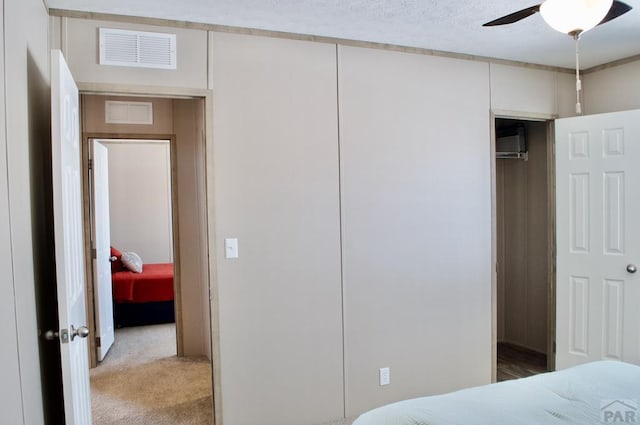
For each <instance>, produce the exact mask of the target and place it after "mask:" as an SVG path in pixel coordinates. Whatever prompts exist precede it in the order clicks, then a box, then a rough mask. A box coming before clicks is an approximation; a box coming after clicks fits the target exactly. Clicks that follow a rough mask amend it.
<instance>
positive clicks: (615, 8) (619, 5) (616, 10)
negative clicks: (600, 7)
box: [598, 0, 632, 25]
mask: <svg viewBox="0 0 640 425" xmlns="http://www.w3.org/2000/svg"><path fill="white" fill-rule="evenodd" d="M631 9H632V7H631V6H629V5H628V4H626V3H623V2H621V1H618V0H614V2H613V4H612V5H611V9H609V13H607V15H606V16H605V17H604V18H603V19H602V21H600V23H599V24H598V25H602V24H604V23H607V22H609V21H610V20H612V19H616V18H617V17H618V16H622V15H624V14H625V13H627V12H628V11H630V10H631Z"/></svg>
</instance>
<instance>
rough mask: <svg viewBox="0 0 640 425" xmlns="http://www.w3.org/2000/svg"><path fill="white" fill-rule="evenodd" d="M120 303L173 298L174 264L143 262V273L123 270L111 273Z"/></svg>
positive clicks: (117, 300)
mask: <svg viewBox="0 0 640 425" xmlns="http://www.w3.org/2000/svg"><path fill="white" fill-rule="evenodd" d="M111 277H112V280H113V299H114V300H115V301H116V302H118V303H148V302H154V301H171V300H173V264H172V263H166V264H143V265H142V273H134V272H131V271H129V270H121V271H118V272H115V273H113V274H112V275H111Z"/></svg>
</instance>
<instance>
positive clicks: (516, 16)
mask: <svg viewBox="0 0 640 425" xmlns="http://www.w3.org/2000/svg"><path fill="white" fill-rule="evenodd" d="M623 4H624V3H623ZM625 6H626V5H625ZM539 11H540V5H539V4H538V5H535V6H531V7H527V8H526V9H522V10H519V11H517V12H513V13H511V14H509V15H506V16H503V17H502V18H498V19H494V20H493V21H491V22H487V23H486V24H483V25H482V26H483V27H493V26H496V25H506V24H513V23H514V22H518V21H519V20H521V19H524V18H527V17H529V16H531V15H535V14H536V13H538V12H539Z"/></svg>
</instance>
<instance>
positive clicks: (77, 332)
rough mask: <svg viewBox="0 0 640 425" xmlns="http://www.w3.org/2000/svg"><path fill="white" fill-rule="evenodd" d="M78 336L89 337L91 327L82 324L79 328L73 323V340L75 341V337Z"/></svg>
mask: <svg viewBox="0 0 640 425" xmlns="http://www.w3.org/2000/svg"><path fill="white" fill-rule="evenodd" d="M77 336H78V337H80V338H86V337H88V336H89V328H87V327H86V326H80V327H79V328H78V329H76V328H74V327H73V325H71V341H73V339H74V338H75V337H77Z"/></svg>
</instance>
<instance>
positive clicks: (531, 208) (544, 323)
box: [495, 118, 555, 381]
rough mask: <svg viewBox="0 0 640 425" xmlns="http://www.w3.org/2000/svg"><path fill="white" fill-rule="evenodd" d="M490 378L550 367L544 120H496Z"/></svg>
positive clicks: (548, 150)
mask: <svg viewBox="0 0 640 425" xmlns="http://www.w3.org/2000/svg"><path fill="white" fill-rule="evenodd" d="M495 129H496V233H497V234H496V237H497V251H496V254H497V366H496V370H497V380H498V381H503V380H508V379H514V378H520V377H525V376H530V375H533V374H537V373H541V372H545V371H547V370H550V368H552V367H553V356H554V353H553V344H552V340H553V327H554V326H555V323H553V321H554V319H553V312H552V311H551V310H553V304H552V302H551V299H552V292H553V291H552V288H553V282H552V276H551V271H550V270H551V267H550V266H551V264H550V263H551V262H552V246H553V245H552V244H553V237H552V235H553V233H552V231H551V229H552V226H553V223H552V222H553V217H552V212H551V211H552V209H551V205H550V204H551V203H552V199H553V198H552V195H553V194H552V193H550V192H551V190H552V189H550V188H552V186H550V185H549V182H550V179H551V178H550V175H551V174H550V167H551V166H552V155H551V146H550V141H549V139H550V137H549V123H548V122H544V121H527V120H517V119H504V118H497V119H496V121H495Z"/></svg>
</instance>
